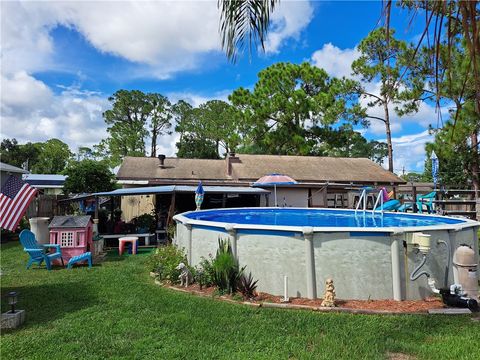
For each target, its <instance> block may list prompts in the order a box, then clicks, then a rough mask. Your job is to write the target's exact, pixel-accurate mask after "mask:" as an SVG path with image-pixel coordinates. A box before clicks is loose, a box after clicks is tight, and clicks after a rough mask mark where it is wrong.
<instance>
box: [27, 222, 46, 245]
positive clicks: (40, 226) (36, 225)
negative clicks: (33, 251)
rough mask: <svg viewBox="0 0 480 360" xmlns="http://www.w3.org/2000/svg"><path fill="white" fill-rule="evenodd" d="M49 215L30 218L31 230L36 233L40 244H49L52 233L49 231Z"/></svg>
mask: <svg viewBox="0 0 480 360" xmlns="http://www.w3.org/2000/svg"><path fill="white" fill-rule="evenodd" d="M48 220H50V218H48V217H34V218H31V219H30V230H31V231H32V232H33V233H34V234H35V238H36V239H37V241H38V243H39V244H48V243H49V242H50V234H49V231H48Z"/></svg>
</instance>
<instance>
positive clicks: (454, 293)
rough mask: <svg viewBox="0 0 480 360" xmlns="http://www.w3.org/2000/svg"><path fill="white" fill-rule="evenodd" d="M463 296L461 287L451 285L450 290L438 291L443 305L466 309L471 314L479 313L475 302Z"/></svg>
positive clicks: (479, 309)
mask: <svg viewBox="0 0 480 360" xmlns="http://www.w3.org/2000/svg"><path fill="white" fill-rule="evenodd" d="M463 294H464V291H463V289H462V286H461V285H458V284H453V285H451V286H450V288H442V289H440V295H442V301H443V303H444V304H445V305H447V306H454V307H458V308H468V309H470V311H472V312H478V311H480V308H479V307H478V302H477V300H475V299H472V298H469V297H465V296H463Z"/></svg>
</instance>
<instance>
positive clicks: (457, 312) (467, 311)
mask: <svg viewBox="0 0 480 360" xmlns="http://www.w3.org/2000/svg"><path fill="white" fill-rule="evenodd" d="M428 313H429V314H444V315H461V314H471V313H472V312H471V311H470V309H467V308H446V309H430V310H428Z"/></svg>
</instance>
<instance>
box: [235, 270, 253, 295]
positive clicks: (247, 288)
mask: <svg viewBox="0 0 480 360" xmlns="http://www.w3.org/2000/svg"><path fill="white" fill-rule="evenodd" d="M257 282H258V280H254V279H253V276H252V273H248V275H246V274H245V273H243V274H242V275H240V278H239V281H238V286H237V287H238V291H240V293H241V294H242V296H243V298H244V299H245V300H250V299H253V298H254V297H255V295H256V294H255V291H256V290H257Z"/></svg>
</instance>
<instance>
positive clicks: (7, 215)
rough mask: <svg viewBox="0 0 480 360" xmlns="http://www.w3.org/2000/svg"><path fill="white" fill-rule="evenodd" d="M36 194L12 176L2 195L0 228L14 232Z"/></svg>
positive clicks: (0, 200)
mask: <svg viewBox="0 0 480 360" xmlns="http://www.w3.org/2000/svg"><path fill="white" fill-rule="evenodd" d="M19 186H21V187H20V188H19V189H18V187H19ZM12 188H13V192H12ZM17 189H18V190H17ZM36 193H37V190H36V189H35V188H33V187H31V186H30V185H28V184H27V183H24V182H23V181H22V180H20V179H19V178H17V177H13V176H10V178H9V179H8V180H7V182H6V183H5V185H4V187H3V188H2V192H1V193H0V227H1V228H2V229H6V230H10V231H14V230H15V229H16V228H17V226H18V223H19V222H20V219H21V218H22V216H23V214H24V213H25V211H26V210H27V207H28V205H29V204H30V202H31V201H32V199H33V197H34V196H35V194H36Z"/></svg>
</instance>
